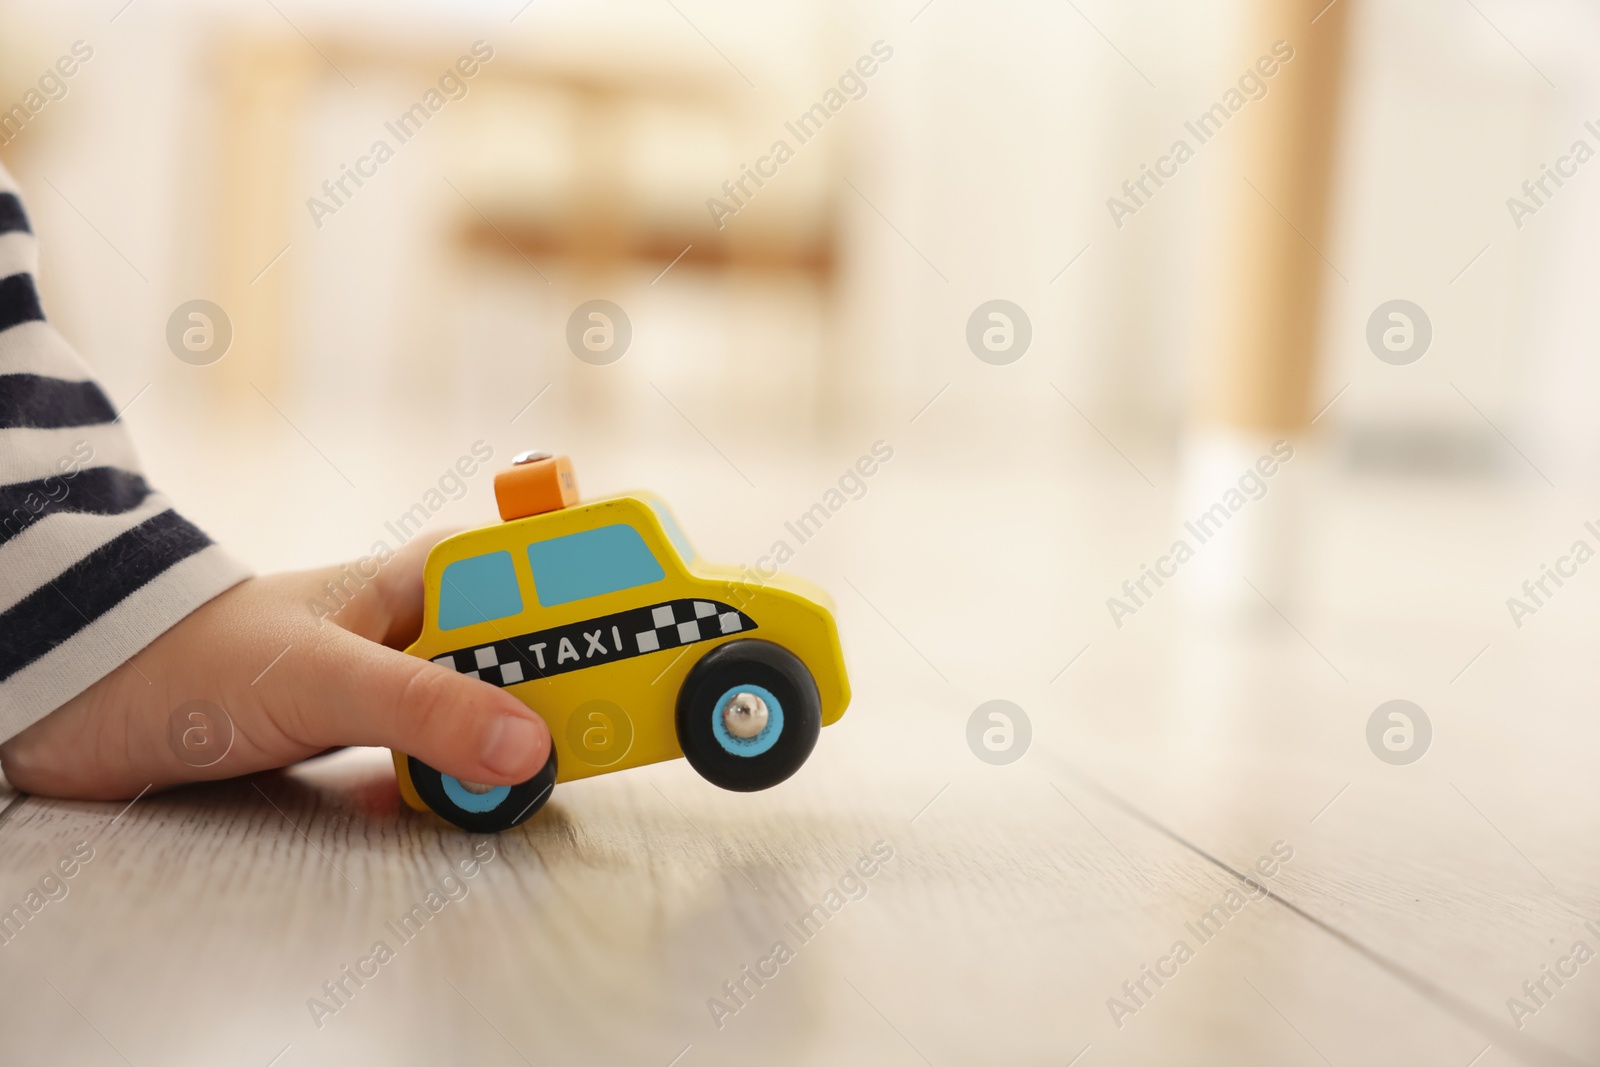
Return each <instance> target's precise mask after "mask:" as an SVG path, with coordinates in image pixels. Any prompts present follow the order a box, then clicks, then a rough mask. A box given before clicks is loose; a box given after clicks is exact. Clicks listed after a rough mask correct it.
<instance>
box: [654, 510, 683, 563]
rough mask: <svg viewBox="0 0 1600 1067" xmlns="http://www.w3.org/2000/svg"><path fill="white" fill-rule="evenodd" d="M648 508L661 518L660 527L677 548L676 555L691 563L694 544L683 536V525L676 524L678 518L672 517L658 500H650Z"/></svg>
mask: <svg viewBox="0 0 1600 1067" xmlns="http://www.w3.org/2000/svg"><path fill="white" fill-rule="evenodd" d="M650 510H651V511H653V512H655V513H656V518H658V519H660V520H661V528H662V529H663V530H665V531H667V540H668V541H671V542H672V547H673V548H675V549H677V550H678V555H680V556H682V557H683V561H684V562H685V563H693V562H694V546H693V545H691V544H690V543H689V538H687V537H686V536H684V533H683V527H681V526H679V525H678V520H677V519H676V518H674V517H673V514H672V512H670V511H668V510H667V509H666V507H665V505H663V504H662V503H661V502H660V501H659V500H652V501H650Z"/></svg>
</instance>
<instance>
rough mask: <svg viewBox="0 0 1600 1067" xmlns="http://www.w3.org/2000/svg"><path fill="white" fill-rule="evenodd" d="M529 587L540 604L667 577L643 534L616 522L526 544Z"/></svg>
mask: <svg viewBox="0 0 1600 1067" xmlns="http://www.w3.org/2000/svg"><path fill="white" fill-rule="evenodd" d="M528 564H529V566H531V567H532V568H533V590H534V594H535V595H536V596H538V598H539V603H540V605H542V606H543V607H547V608H550V607H555V606H556V605H557V604H570V603H571V602H572V601H574V600H583V599H585V598H587V597H592V596H600V595H601V594H602V593H615V592H617V591H618V590H619V589H632V588H633V587H634V586H637V585H649V584H650V583H651V582H659V581H661V580H662V579H663V578H665V577H666V576H667V574H666V572H665V571H664V570H662V569H661V564H660V563H659V562H657V560H656V557H655V556H654V555H652V554H651V552H650V549H649V547H648V546H647V545H646V544H645V543H644V538H642V537H640V536H639V531H638V530H635V529H634V528H633V527H632V526H625V525H622V524H621V523H618V524H616V525H613V526H600V527H596V528H595V529H593V530H584V531H583V532H581V533H575V534H567V535H566V536H565V537H552V538H551V539H550V540H548V541H536V542H534V543H533V544H531V545H529V546H528Z"/></svg>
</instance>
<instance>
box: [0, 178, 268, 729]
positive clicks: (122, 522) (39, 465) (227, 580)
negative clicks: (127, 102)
mask: <svg viewBox="0 0 1600 1067" xmlns="http://www.w3.org/2000/svg"><path fill="white" fill-rule="evenodd" d="M37 269H38V244H37V242H36V241H35V238H34V234H33V228H32V227H31V226H30V225H29V223H28V216H27V214H26V212H25V211H24V210H23V206H22V201H21V198H20V197H19V196H18V193H17V188H16V185H15V183H14V182H13V181H12V179H11V176H10V174H8V173H7V172H6V170H5V168H4V167H3V166H0V741H4V740H6V739H7V738H10V737H11V736H13V735H15V734H16V733H18V732H20V731H21V730H23V729H24V728H26V727H27V726H29V725H31V724H32V723H34V722H36V721H37V720H39V719H42V718H43V717H44V716H46V715H48V714H49V713H50V712H51V711H54V710H55V709H56V708H58V707H60V706H61V705H62V704H64V703H66V701H68V700H70V699H71V698H72V697H74V696H76V695H77V694H79V693H81V692H82V691H83V690H85V689H87V688H88V687H89V686H90V685H92V684H93V683H94V682H96V681H97V680H99V679H100V678H103V677H104V676H105V675H107V674H109V673H110V672H111V671H112V670H114V669H116V668H117V667H118V666H120V665H121V664H122V663H124V662H126V661H127V660H128V659H129V658H131V657H132V656H133V655H134V654H135V653H136V652H138V651H139V650H140V649H142V648H144V647H145V646H146V645H148V644H149V643H150V642H151V641H153V640H155V639H156V638H157V637H159V636H160V635H161V634H162V633H164V632H165V631H166V630H167V629H168V628H170V627H171V626H172V625H173V624H174V623H176V622H178V621H179V620H180V619H182V618H183V617H184V616H186V615H188V614H189V613H190V612H191V611H193V610H194V609H195V608H197V607H199V606H200V605H201V604H204V603H205V602H206V601H207V600H210V599H211V598H212V597H214V596H216V595H217V594H218V593H220V592H222V591H223V590H225V589H228V588H230V587H231V586H233V585H235V584H236V583H238V582H239V581H241V580H242V579H244V578H246V577H248V576H249V572H248V571H247V570H246V569H245V568H244V567H243V566H241V565H240V564H239V563H237V562H235V561H234V560H233V559H231V558H230V557H229V556H228V555H227V554H226V553H224V552H223V550H222V549H221V548H220V547H218V546H217V545H215V544H213V543H212V541H211V539H210V538H209V537H207V536H206V535H205V534H204V533H202V532H201V531H200V530H199V529H198V528H196V527H195V526H194V525H193V524H192V523H190V522H189V521H188V520H186V519H184V518H183V516H181V515H179V514H178V513H177V512H176V511H174V510H173V509H172V505H171V504H170V503H169V502H168V501H167V500H166V499H165V498H164V497H163V496H162V495H161V494H160V493H158V492H156V491H155V490H154V489H152V488H151V487H150V485H149V484H148V483H147V482H146V481H145V480H144V477H143V476H142V475H141V474H140V473H139V464H138V460H137V458H136V457H135V455H134V452H133V445H132V442H131V441H130V440H129V438H128V435H127V432H126V430H125V429H124V428H123V425H122V423H121V422H120V421H118V417H117V412H116V409H115V408H114V407H113V406H112V404H111V402H110V400H109V399H108V398H107V397H106V394H105V393H104V392H103V391H102V390H101V388H100V386H99V385H98V384H96V383H95V381H94V380H93V378H92V377H91V376H90V374H89V370H88V368H87V366H86V365H85V364H84V363H83V361H82V360H81V359H79V358H78V355H77V353H75V352H74V351H73V350H72V348H71V346H69V345H68V344H67V343H66V341H65V340H64V339H63V338H62V337H61V335H60V334H58V333H57V332H56V331H55V330H54V329H53V328H52V327H51V326H50V325H49V324H48V323H47V322H46V321H45V317H44V312H43V310H42V308H41V307H40V304H39V293H38V289H37V286H36V285H35V282H34V276H35V274H36V272H37Z"/></svg>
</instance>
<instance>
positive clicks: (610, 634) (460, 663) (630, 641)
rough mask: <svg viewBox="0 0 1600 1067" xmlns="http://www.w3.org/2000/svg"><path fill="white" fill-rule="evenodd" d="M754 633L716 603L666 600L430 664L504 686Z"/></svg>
mask: <svg viewBox="0 0 1600 1067" xmlns="http://www.w3.org/2000/svg"><path fill="white" fill-rule="evenodd" d="M755 628H756V623H755V620H754V619H752V618H751V617H750V616H748V615H746V614H745V613H744V612H742V611H739V610H738V609H736V608H733V607H730V606H729V605H727V604H723V603H721V602H720V601H716V600H669V601H667V602H666V603H664V604H653V605H651V606H650V607H644V608H630V609H629V610H627V611H619V612H617V613H616V614H614V615H602V616H600V617H599V618H597V619H586V620H584V621H583V622H573V623H568V624H567V625H565V626H556V627H552V628H551V629H548V630H538V631H536V632H534V633H531V634H521V635H519V636H516V637H509V638H506V639H504V640H500V641H495V642H492V643H490V644H487V645H478V646H475V647H473V648H462V649H457V650H456V651H454V652H446V653H445V654H444V655H442V656H435V657H434V659H433V662H435V663H437V664H439V665H440V666H441V667H449V668H450V669H451V670H453V671H456V672H458V673H461V674H465V675H466V676H467V677H469V678H478V679H480V680H482V681H485V682H488V683H490V684H491V685H498V686H507V685H516V684H517V683H518V682H525V681H528V680H529V679H533V678H550V677H553V676H555V675H557V674H566V673H568V672H570V671H581V670H583V669H584V668H585V667H598V666H600V665H601V664H602V663H612V662H615V661H616V660H622V659H632V658H633V657H634V656H647V655H649V654H650V653H652V652H660V651H663V650H665V649H672V648H681V647H683V646H684V645H692V644H695V643H697V642H699V641H709V640H711V639H712V638H715V637H725V636H727V635H728V634H736V633H743V632H744V631H746V630H754V629H755Z"/></svg>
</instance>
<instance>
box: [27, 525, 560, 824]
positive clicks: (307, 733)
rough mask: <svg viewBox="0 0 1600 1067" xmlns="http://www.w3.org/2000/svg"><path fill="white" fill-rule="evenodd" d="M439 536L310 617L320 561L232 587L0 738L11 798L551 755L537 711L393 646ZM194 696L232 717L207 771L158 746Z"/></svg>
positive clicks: (494, 774)
mask: <svg viewBox="0 0 1600 1067" xmlns="http://www.w3.org/2000/svg"><path fill="white" fill-rule="evenodd" d="M437 540H438V537H434V538H431V539H430V538H421V539H419V540H417V541H413V542H412V543H411V544H409V545H407V546H405V548H403V549H402V550H401V551H400V552H399V553H398V554H397V555H396V556H395V558H394V559H393V560H391V561H390V562H389V563H388V564H387V565H386V566H384V567H383V568H382V570H380V571H379V573H378V575H377V577H376V578H374V579H372V580H370V581H368V582H367V583H366V587H365V588H363V589H361V590H359V591H358V592H356V593H355V595H354V597H353V599H350V600H349V602H348V603H347V604H346V606H345V607H344V608H342V609H341V610H339V611H338V613H337V614H336V615H334V616H332V617H330V618H327V619H325V620H323V621H322V623H321V625H320V626H319V625H318V620H317V618H316V616H315V614H314V612H313V610H312V607H311V605H310V602H311V600H312V598H321V599H322V600H323V601H324V602H328V600H329V598H328V596H327V594H326V592H325V591H324V590H323V583H324V582H326V581H328V580H329V579H330V578H332V579H333V580H334V581H335V582H337V581H338V580H339V578H338V576H337V574H336V571H335V570H334V569H332V568H329V569H327V570H319V571H303V572H300V573H297V574H277V575H272V576H270V577H266V578H253V579H250V580H248V581H245V582H243V583H241V584H239V585H236V586H234V587H233V588H232V589H230V590H228V591H227V592H226V593H223V594H222V595H221V596H218V597H217V598H216V599H214V600H212V601H210V602H209V603H207V604H205V605H203V606H202V607H200V608H199V610H197V611H195V612H194V613H193V614H192V615H190V616H189V617H188V618H186V619H184V620H183V621H182V622H180V623H178V624H177V625H176V626H174V627H173V628H172V629H170V630H168V631H167V632H166V633H164V634H162V635H161V637H159V638H158V639H156V641H154V642H153V643H152V644H151V645H150V646H149V647H148V648H146V649H145V650H144V651H142V652H140V653H139V654H138V655H136V656H135V657H134V658H133V659H132V660H131V661H129V662H128V663H124V664H123V665H122V666H121V667H119V668H117V669H116V670H115V671H113V672H112V673H111V674H109V675H107V676H106V677H105V678H102V679H101V680H100V681H98V682H96V683H95V684H94V685H93V686H91V687H90V688H89V689H87V690H85V691H84V692H83V693H80V694H79V695H78V696H77V697H75V698H73V699H72V700H71V701H69V702H67V703H66V704H65V705H63V706H62V707H60V708H57V709H56V710H55V711H54V712H52V713H51V714H50V715H48V716H46V717H45V718H43V719H41V720H40V721H39V722H36V723H34V724H33V725H32V726H30V727H29V728H28V729H26V730H24V731H23V732H22V733H20V734H18V735H17V736H16V737H14V738H12V739H11V740H10V741H9V742H7V743H6V744H4V745H0V767H3V769H4V771H5V775H6V778H7V779H8V780H9V781H10V782H11V784H12V785H13V786H15V787H16V788H18V789H20V790H23V791H24V792H28V793H40V794H44V795H46V796H62V797H82V798H89V799H113V798H125V797H132V796H135V795H136V794H138V792H139V791H140V790H142V789H144V788H145V787H146V786H148V785H152V784H153V785H154V786H155V787H156V788H161V787H162V786H169V785H175V784H177V783H180V782H186V781H195V780H200V779H212V778H230V777H233V776H234V775H239V774H249V773H251V772H253V771H260V770H265V769H267V768H270V767H281V766H284V765H285V764H289V763H294V762H296V761H297V760H302V759H305V758H307V757H309V756H314V755H316V754H317V753H319V752H322V751H324V750H325V749H328V748H333V747H337V746H341V745H381V746H384V747H388V748H396V749H400V750H401V751H403V752H407V753H409V754H411V755H414V756H416V757H418V758H419V759H421V760H423V761H424V762H426V763H428V764H431V765H432V766H434V767H436V768H438V769H439V770H441V771H443V772H444V773H446V774H450V775H453V776H455V777H457V778H460V779H462V780H463V781H472V782H483V783H486V784H491V785H510V784H514V783H517V782H522V781H526V780H527V779H529V778H531V777H533V775H534V774H536V773H537V772H538V771H539V769H540V768H542V767H543V766H544V763H545V759H546V757H547V756H548V755H549V752H550V732H549V730H548V728H547V727H546V726H545V724H544V720H542V719H540V718H539V717H538V716H537V715H535V714H534V713H533V712H531V711H529V710H528V708H527V706H526V705H524V704H523V703H522V702H521V701H520V700H518V699H517V698H516V697H513V696H512V695H510V694H509V693H505V692H502V691H501V690H499V689H497V688H495V687H494V686H492V685H489V684H488V683H486V682H480V681H476V680H474V679H470V678H466V677H463V676H462V675H459V674H456V673H455V672H453V671H450V670H446V669H445V668H443V667H439V666H436V665H435V664H432V663H429V662H427V661H425V660H420V659H416V658H415V657H412V656H407V655H405V654H404V653H402V652H397V651H394V650H395V649H398V648H403V647H405V646H406V645H408V644H410V643H411V642H412V640H414V639H415V638H416V636H417V633H418V632H419V630H420V629H421V625H422V563H423V561H424V559H425V558H426V556H427V551H428V549H429V548H431V547H432V544H433V542H434V541H437ZM330 606H334V605H332V604H330ZM384 646H388V647H384ZM286 648H287V651H286V652H285V649H286ZM280 653H282V654H283V655H282V658H281V659H278V660H277V662H276V663H274V662H273V660H274V657H277V656H278V655H279V654H280ZM268 664H272V666H271V669H267V667H268ZM263 670H265V671H266V673H265V674H263V673H262V672H263ZM194 700H205V701H210V702H211V703H213V704H216V705H219V706H220V707H222V708H223V709H224V710H225V711H226V712H227V714H228V716H229V717H230V718H231V719H232V721H233V727H234V736H233V745H232V748H231V749H229V750H228V751H227V755H226V756H224V757H223V758H222V759H220V760H219V761H218V762H216V763H214V764H212V765H210V766H207V767H192V766H190V765H189V764H188V763H186V762H185V761H184V760H183V759H180V758H179V755H178V752H177V751H175V750H174V748H173V746H172V745H171V744H170V743H169V740H168V737H169V733H168V730H169V720H170V719H171V718H172V716H173V713H174V711H175V710H176V709H177V708H178V707H179V706H180V705H182V704H185V703H188V702H189V701H194Z"/></svg>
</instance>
